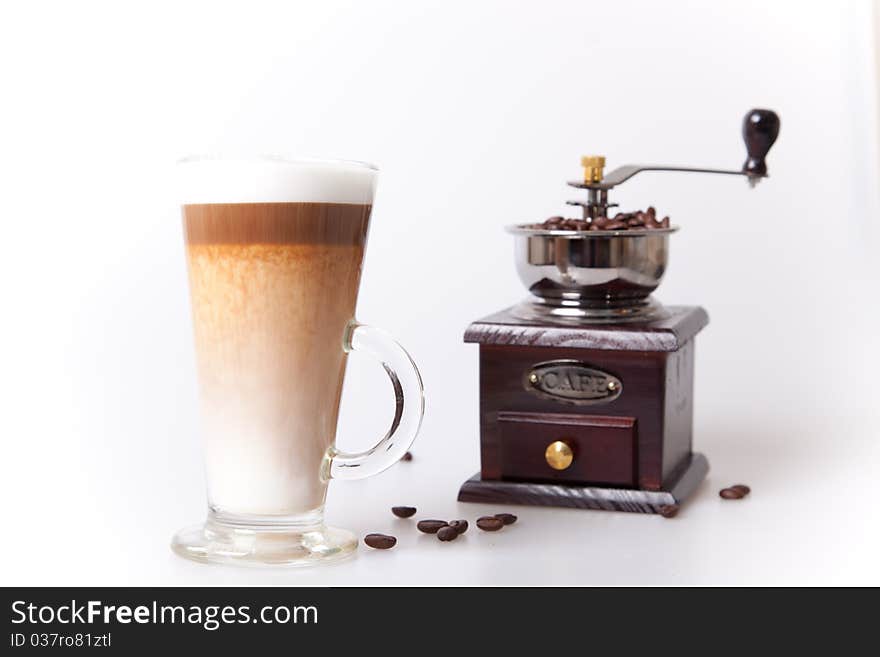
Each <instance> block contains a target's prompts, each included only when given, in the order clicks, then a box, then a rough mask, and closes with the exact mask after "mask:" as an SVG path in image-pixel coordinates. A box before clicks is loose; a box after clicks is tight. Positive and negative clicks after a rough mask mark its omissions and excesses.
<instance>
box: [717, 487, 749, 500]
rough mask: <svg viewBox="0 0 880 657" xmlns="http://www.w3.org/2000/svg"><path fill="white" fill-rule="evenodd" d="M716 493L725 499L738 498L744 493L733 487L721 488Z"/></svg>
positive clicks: (743, 495)
mask: <svg viewBox="0 0 880 657" xmlns="http://www.w3.org/2000/svg"><path fill="white" fill-rule="evenodd" d="M718 494H719V495H720V496H721V497H723V498H724V499H725V500H738V499H741V498H743V497H745V493H743V492H742V491H740V490H736V489H735V488H722V489H721V490H720V491H718Z"/></svg>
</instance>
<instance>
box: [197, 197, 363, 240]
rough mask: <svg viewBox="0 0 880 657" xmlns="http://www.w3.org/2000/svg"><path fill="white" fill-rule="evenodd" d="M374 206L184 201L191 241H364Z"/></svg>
mask: <svg viewBox="0 0 880 657" xmlns="http://www.w3.org/2000/svg"><path fill="white" fill-rule="evenodd" d="M371 207H372V206H370V205H354V204H349V203H212V204H198V205H184V206H183V221H184V231H185V234H186V241H187V244H190V245H194V244H335V245H344V246H362V245H363V244H364V242H365V241H366V237H367V226H368V225H369V221H370V210H371Z"/></svg>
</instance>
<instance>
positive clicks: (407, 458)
mask: <svg viewBox="0 0 880 657" xmlns="http://www.w3.org/2000/svg"><path fill="white" fill-rule="evenodd" d="M400 460H401V461H412V454H410V453H409V452H404V454H403V456H401V457H400Z"/></svg>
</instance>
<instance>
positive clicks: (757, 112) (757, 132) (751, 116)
mask: <svg viewBox="0 0 880 657" xmlns="http://www.w3.org/2000/svg"><path fill="white" fill-rule="evenodd" d="M779 123H780V121H779V115H778V114H776V112H774V111H773V110H768V109H753V110H749V112H748V113H747V114H746V116H745V118H744V119H743V128H742V134H743V140H744V141H745V142H746V153H748V159H747V160H746V162H745V164H743V166H742V169H709V168H705V167H674V166H668V165H666V164H626V165H624V166H622V167H618V168H617V169H615V170H614V171H611V172H610V173H608V174H606V175H605V176H604V177H601V178H600V179H599V180H595V181H594V180H590V181H589V182H584V181H580V180H576V181H571V182H569V183H568V184H569V185H570V186H571V187H577V188H579V189H594V190H603V191H607V190H609V189H612V188H614V187H616V186H617V185H619V184H621V183H623V182H626V181H627V180H629V179H630V178H632V177H633V176H634V175H636V174H637V173H641V172H642V171H684V172H690V173H724V174H728V175H735V176H747V177H748V179H749V184H751V185H752V186H753V187H754V186H755V184H757V182H758V181H759V180H760V179H761V178H764V177H766V176H767V163H766V162H765V161H764V159H765V158H766V157H767V152H768V151H769V150H770V147H771V146H773V143H774V142H775V141H776V137H777V136H779ZM600 176H601V173H600Z"/></svg>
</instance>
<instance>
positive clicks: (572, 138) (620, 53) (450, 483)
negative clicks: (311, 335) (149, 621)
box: [0, 0, 880, 585]
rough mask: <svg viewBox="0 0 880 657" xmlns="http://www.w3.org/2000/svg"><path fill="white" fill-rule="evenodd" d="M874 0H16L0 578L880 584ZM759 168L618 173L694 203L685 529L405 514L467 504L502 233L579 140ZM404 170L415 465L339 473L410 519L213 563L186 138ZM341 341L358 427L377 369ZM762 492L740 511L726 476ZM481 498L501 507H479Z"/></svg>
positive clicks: (660, 202)
mask: <svg viewBox="0 0 880 657" xmlns="http://www.w3.org/2000/svg"><path fill="white" fill-rule="evenodd" d="M873 20H874V19H873V15H872V6H871V4H869V3H868V2H840V3H831V2H823V3H818V2H816V3H814V2H791V3H785V2H768V1H766V0H761V1H755V2H748V1H743V0H736V1H728V2H713V3H705V2H683V1H667V2H621V1H615V2H607V1H606V2H583V1H579V2H576V1H572V2H559V1H555V0H544V1H542V2H539V3H537V2H536V3H521V4H520V3H513V2H476V1H469V2H451V1H449V0H447V1H445V2H442V3H440V2H437V3H426V2H351V3H340V2H330V1H326V0H325V1H322V2H310V3H305V2H303V3H294V2H283V3H260V2H253V1H249V2H246V3H245V2H241V3H232V4H226V3H219V2H210V3H204V4H197V3H184V2H176V3H173V4H171V5H169V6H164V5H161V4H159V3H155V2H151V3H141V4H140V6H138V5H137V4H135V3H106V4H97V3H91V2H76V3H57V4H48V3H42V2H30V3H15V4H14V5H13V4H12V3H9V4H4V8H3V10H2V11H0V94H2V101H0V217H2V257H0V285H2V288H0V291H2V321H0V344H2V354H3V358H2V364H0V367H2V374H0V386H2V388H0V399H2V402H0V409H2V413H0V439H2V450H3V451H2V460H0V475H2V481H0V487H2V488H0V495H2V499H3V520H2V523H0V527H2V529H0V537H2V539H0V545H2V548H0V549H2V559H0V584H7V585H9V584H183V583H185V584H229V583H233V584H239V583H267V584H268V583H284V584H428V583H434V584H621V583H623V584H661V583H663V584H698V583H714V584H719V583H721V584H780V583H785V584H807V583H819V584H843V583H845V584H868V583H873V584H880V565H878V564H880V562H878V560H877V558H876V555H877V554H878V552H880V529H878V512H877V504H876V498H877V495H878V492H877V491H878V487H877V476H878V465H880V441H878V426H880V425H878V420H880V417H878V410H877V392H878V386H877V383H876V382H877V378H878V369H877V368H878V364H880V363H878V360H880V359H878V345H877V339H876V337H877V329H876V326H877V324H876V321H877V319H878V316H877V315H878V314H877V312H876V308H877V300H876V292H875V291H876V289H877V285H878V283H880V281H878V274H877V271H878V266H877V257H878V251H877V243H878V237H880V228H878V216H877V215H878V212H877V210H878V198H877V185H876V182H877V180H878V170H877V169H878V167H877V125H876V118H877V112H876V106H877V103H876V88H875V86H876V73H875V68H876V62H875V50H874V44H873V37H874V35H873V32H874V27H873ZM753 106H764V107H771V108H773V109H775V110H776V111H777V112H779V114H780V115H781V117H782V131H781V136H780V139H779V141H778V143H777V145H776V147H775V148H774V150H773V151H772V152H771V154H770V157H769V159H768V162H769V167H770V173H771V176H772V177H771V178H770V179H769V180H767V181H765V182H764V183H762V184H761V185H760V186H759V187H758V188H757V189H756V190H754V191H751V190H749V189H748V188H747V185H746V184H745V183H744V182H743V181H741V180H739V179H735V178H730V177H725V176H714V177H713V176H699V175H674V174H644V175H642V176H639V177H637V178H636V179H634V180H633V181H631V182H629V183H627V184H626V185H625V186H624V187H623V188H621V189H620V190H619V191H618V192H617V194H616V197H615V200H617V201H619V202H620V203H621V204H622V205H623V207H624V209H634V208H639V207H644V206H646V205H648V204H654V205H656V206H657V207H658V208H659V209H660V211H661V212H662V213H668V214H670V215H671V216H672V218H673V220H674V221H675V222H676V223H678V224H680V225H681V226H682V230H681V232H679V233H678V234H676V235H675V236H673V238H672V245H671V249H672V252H671V263H670V269H669V272H668V275H667V278H666V280H665V282H664V284H663V286H662V287H661V288H660V290H659V294H658V296H659V298H660V299H661V300H663V301H665V302H667V303H678V304H701V305H703V306H705V307H706V308H707V309H708V310H709V312H710V315H711V318H712V322H711V324H710V326H709V327H708V328H707V329H706V330H705V331H704V332H703V333H702V334H701V335H700V336H699V338H698V348H697V396H696V417H695V422H696V431H695V441H696V446H697V448H698V449H699V450H700V451H703V452H705V453H706V454H707V455H708V457H709V459H710V461H711V463H712V472H711V473H710V477H709V479H708V481H707V482H706V483H705V484H704V485H703V486H702V488H701V489H700V490H699V493H698V495H697V496H696V497H695V498H694V499H693V500H692V501H691V502H689V503H688V504H687V505H686V506H685V508H684V509H683V510H682V513H681V514H680V515H679V517H678V518H676V519H675V520H671V521H670V520H664V519H662V518H660V517H656V516H640V515H628V514H617V513H599V512H589V511H573V510H549V509H538V508H528V507H520V508H519V510H516V509H511V510H513V511H514V512H516V513H518V514H519V515H520V521H519V523H518V524H517V525H514V526H512V527H510V528H507V529H505V531H504V532H501V533H499V534H497V535H490V534H481V533H479V532H477V531H476V530H474V529H472V530H471V531H470V532H469V533H468V534H467V535H465V537H464V538H463V539H462V540H460V541H458V542H456V543H451V544H440V543H439V542H437V541H436V540H435V539H434V538H433V537H428V536H416V532H415V530H414V529H412V528H410V527H409V524H411V522H409V521H407V522H404V521H399V520H395V519H393V518H392V517H391V515H390V513H389V512H388V510H387V507H389V506H391V505H392V504H413V505H416V506H418V507H419V508H420V514H419V515H420V516H422V517H425V516H428V517H430V516H435V517H443V518H452V517H467V518H471V519H472V520H473V518H475V517H476V516H477V515H481V514H482V513H483V512H485V511H488V510H490V508H488V507H480V506H473V505H463V504H458V503H456V502H455V497H456V492H457V488H458V485H459V484H460V482H461V481H463V480H464V479H465V478H467V477H469V476H470V475H471V474H473V473H474V472H475V471H476V470H477V469H478V465H479V463H478V461H479V459H478V427H477V401H478V399H477V385H476V380H477V349H476V347H475V346H473V345H465V344H463V343H462V340H461V338H462V333H463V331H464V329H465V327H466V326H467V324H468V323H469V322H470V321H472V320H474V319H477V318H479V317H482V316H484V315H486V314H489V313H490V312H493V311H495V310H499V309H501V308H503V307H505V306H507V305H510V304H512V303H514V302H516V301H518V300H519V299H520V298H521V297H522V296H524V290H523V288H522V287H521V285H520V284H519V282H518V281H517V279H516V275H515V272H514V269H513V264H512V257H511V243H510V242H511V240H510V238H509V236H507V235H505V234H504V233H503V231H502V229H501V228H502V226H503V225H505V224H507V223H511V222H521V221H532V220H539V219H543V218H544V217H546V216H549V215H551V214H556V213H558V212H559V211H560V210H561V209H563V208H564V206H563V202H564V200H565V199H567V198H572V197H573V196H574V195H575V192H573V190H570V189H568V188H567V187H566V186H565V185H564V181H565V180H567V179H570V178H572V177H574V176H577V175H578V172H579V169H578V158H579V156H580V155H582V154H585V153H601V154H605V155H606V156H607V157H608V163H609V167H610V168H613V167H615V166H618V165H620V164H624V163H630V162H659V163H672V164H681V165H689V164H690V165H709V166H721V167H733V168H736V167H739V166H740V165H741V163H742V160H743V159H744V152H743V147H742V143H741V138H740V121H741V118H742V115H743V114H744V113H745V112H746V110H748V109H749V108H750V107H753ZM205 151H209V152H217V151H224V152H229V151H250V152H282V153H294V154H312V155H323V156H328V157H347V158H354V159H362V160H368V161H373V162H377V163H378V164H379V165H380V166H381V167H382V171H383V173H382V176H381V180H380V190H379V196H378V199H377V203H376V206H375V211H374V222H373V227H372V232H371V237H370V246H369V252H368V256H367V260H366V264H365V273H364V278H363V285H362V290H361V297H360V304H359V310H358V315H359V318H360V319H361V320H362V321H365V322H368V323H375V324H378V325H381V326H384V327H386V328H388V329H389V330H391V331H392V332H393V333H394V334H396V335H397V337H398V338H399V339H400V340H401V341H402V342H403V343H404V344H405V345H406V346H407V347H408V348H409V349H410V350H411V352H412V354H413V356H414V357H415V359H416V360H417V361H418V363H419V365H420V366H421V368H422V373H423V376H424V380H425V383H426V386H427V394H428V406H427V415H426V418H425V423H424V428H423V432H422V435H421V436H420V438H419V440H418V441H417V443H416V446H415V448H414V453H415V456H416V458H415V460H414V461H413V462H412V463H409V464H400V465H396V466H394V467H393V468H392V469H390V470H389V471H387V472H386V473H384V474H383V475H380V476H379V477H376V478H374V479H372V480H369V481H364V482H357V483H343V482H338V483H336V484H333V485H332V486H331V492H330V496H329V501H328V519H329V521H330V522H331V523H334V524H337V525H340V526H345V527H347V528H349V529H352V530H354V531H356V532H358V533H361V534H363V533H366V532H369V531H391V532H393V533H396V534H398V536H399V537H400V543H399V545H398V547H397V548H395V549H394V550H392V551H390V552H387V553H384V552H383V553H380V552H370V551H368V550H360V552H359V555H358V557H357V558H356V559H355V560H353V561H350V562H348V563H345V564H341V565H338V566H333V567H328V568H325V569H317V570H309V571H290V570H244V571H238V570H234V569H228V568H219V567H208V566H200V565H197V564H191V563H189V562H186V561H183V560H181V559H178V558H177V557H175V556H173V555H172V553H171V552H170V550H169V549H168V542H169V539H170V537H171V535H172V533H173V532H174V531H175V530H176V529H178V528H179V527H181V526H183V525H186V524H190V523H193V522H196V521H198V520H200V519H201V518H202V517H203V516H204V504H205V501H204V483H203V476H202V473H201V460H200V453H199V448H198V438H197V436H198V433H197V432H198V418H197V416H196V388H195V372H194V363H193V353H192V346H191V334H190V320H189V310H188V297H187V289H186V283H185V280H186V279H185V270H184V259H183V250H182V240H181V229H180V219H179V213H178V210H177V208H176V206H175V201H174V196H173V187H172V184H171V176H172V173H173V171H172V163H173V162H174V160H175V159H176V158H178V157H179V156H181V155H184V154H187V153H191V152H205ZM376 369H377V368H375V366H374V365H372V363H369V362H362V361H361V360H360V359H358V358H353V359H352V360H351V362H350V367H349V377H348V380H347V383H346V391H345V397H344V409H343V416H342V421H341V423H340V444H341V445H343V446H344V447H346V448H348V449H353V448H355V447H364V446H366V445H368V444H370V443H372V442H373V441H374V440H375V438H376V437H377V435H378V434H379V433H380V432H381V431H383V430H384V428H385V426H386V423H387V421H388V419H389V417H390V405H391V394H390V390H389V389H388V386H387V383H385V382H383V377H384V375H383V374H382V373H381V371H376ZM740 481H742V482H746V483H749V484H750V485H751V486H752V487H753V493H752V495H751V496H750V497H749V498H747V499H745V500H743V501H740V502H725V501H722V500H720V499H719V498H718V496H717V490H718V489H719V488H720V487H722V486H724V485H729V484H732V483H736V482H740ZM491 510H493V511H499V510H501V509H497V508H492V509H491Z"/></svg>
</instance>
